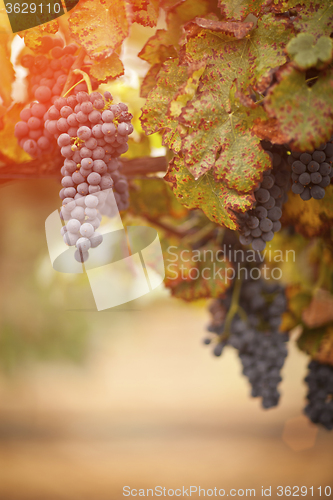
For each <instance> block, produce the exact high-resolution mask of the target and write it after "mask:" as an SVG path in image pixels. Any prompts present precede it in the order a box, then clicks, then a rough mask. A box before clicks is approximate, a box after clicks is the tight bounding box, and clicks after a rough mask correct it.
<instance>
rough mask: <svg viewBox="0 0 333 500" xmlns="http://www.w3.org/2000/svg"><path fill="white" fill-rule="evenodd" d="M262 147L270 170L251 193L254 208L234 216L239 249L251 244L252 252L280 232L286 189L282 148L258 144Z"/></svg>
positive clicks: (287, 187) (287, 179)
mask: <svg viewBox="0 0 333 500" xmlns="http://www.w3.org/2000/svg"><path fill="white" fill-rule="evenodd" d="M262 146H263V148H264V150H265V151H266V152H267V154H268V155H269V156H270V158H271V161H272V169H270V170H266V171H265V172H264V176H263V180H262V181H261V182H260V184H258V186H257V187H256V189H255V190H254V197H255V199H256V206H255V208H253V209H251V210H248V211H247V212H245V213H243V214H237V215H238V222H239V227H240V230H239V231H240V237H239V241H240V242H241V244H242V245H250V244H251V245H252V248H253V250H255V251H259V252H261V251H262V250H264V249H265V247H266V243H267V242H268V241H271V240H272V239H273V237H274V233H276V232H277V231H279V230H280V229H281V222H280V218H281V216H282V205H283V203H285V202H286V200H287V192H288V190H289V187H290V181H289V178H290V173H289V171H288V169H287V162H286V158H287V156H286V150H285V148H284V147H280V146H273V145H272V144H271V143H267V142H262Z"/></svg>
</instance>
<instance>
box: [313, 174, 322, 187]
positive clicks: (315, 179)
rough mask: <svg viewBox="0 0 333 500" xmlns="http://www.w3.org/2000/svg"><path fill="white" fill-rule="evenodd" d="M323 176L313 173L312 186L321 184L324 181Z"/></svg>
mask: <svg viewBox="0 0 333 500" xmlns="http://www.w3.org/2000/svg"><path fill="white" fill-rule="evenodd" d="M322 179H323V178H322V176H321V175H320V173H319V172H313V173H312V174H311V182H312V184H320V183H321V181H322Z"/></svg>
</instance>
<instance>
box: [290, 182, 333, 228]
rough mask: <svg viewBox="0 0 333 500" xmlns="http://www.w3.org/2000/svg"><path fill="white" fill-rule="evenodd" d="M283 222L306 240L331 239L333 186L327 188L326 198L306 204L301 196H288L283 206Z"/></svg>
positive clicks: (291, 194)
mask: <svg viewBox="0 0 333 500" xmlns="http://www.w3.org/2000/svg"><path fill="white" fill-rule="evenodd" d="M282 221H283V223H284V224H286V225H291V226H294V227H295V229H296V231H297V232H298V233H300V234H302V235H303V236H305V237H306V238H315V237H316V236H322V237H325V236H326V237H330V234H331V228H332V225H333V186H332V185H331V186H328V187H327V188H326V195H325V198H323V199H322V200H314V199H313V198H311V200H309V201H307V202H304V201H303V200H302V199H301V197H300V196H299V195H295V194H293V193H292V192H290V193H289V194H288V201H287V202H286V203H285V204H284V206H283V216H282Z"/></svg>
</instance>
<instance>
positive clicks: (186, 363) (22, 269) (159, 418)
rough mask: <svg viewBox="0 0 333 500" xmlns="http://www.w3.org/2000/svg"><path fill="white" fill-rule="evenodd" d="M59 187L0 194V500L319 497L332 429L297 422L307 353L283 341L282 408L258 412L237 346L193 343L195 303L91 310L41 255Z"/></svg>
mask: <svg viewBox="0 0 333 500" xmlns="http://www.w3.org/2000/svg"><path fill="white" fill-rule="evenodd" d="M58 189H59V187H58V184H57V183H56V182H55V181H51V180H50V181H46V180H40V181H34V182H30V181H29V182H27V181H24V182H20V183H12V184H10V185H8V186H6V187H3V189H1V196H0V211H1V213H2V214H5V216H4V215H3V216H2V217H1V218H0V232H1V245H0V257H1V258H0V276H1V287H0V306H1V314H0V361H1V363H0V366H1V369H3V368H4V367H6V369H7V375H6V376H5V375H4V374H3V375H1V376H0V500H118V499H121V498H124V497H123V495H122V488H123V486H125V485H128V486H130V487H131V488H154V487H155V486H159V485H160V486H162V487H163V486H165V487H166V488H178V487H182V486H185V487H189V486H191V485H196V486H201V487H202V488H214V487H215V486H216V487H217V488H224V489H226V490H228V489H230V488H236V489H238V488H243V489H246V488H256V490H257V495H256V496H257V497H258V496H261V487H262V486H264V487H265V488H267V487H269V486H272V487H273V488H275V487H276V486H278V485H280V486H284V487H285V486H304V485H305V486H307V487H308V488H310V487H311V486H313V487H314V488H315V489H314V491H315V493H314V495H313V496H312V498H320V497H319V494H318V492H317V493H316V491H317V490H316V488H317V487H319V486H322V487H323V488H324V487H325V486H327V485H330V486H333V484H332V483H333V432H331V433H329V432H326V431H324V430H319V432H318V433H317V434H316V427H315V426H308V425H307V424H306V420H304V419H303V418H302V417H301V411H302V408H303V407H304V396H305V386H304V385H303V382H302V380H303V378H304V375H305V367H306V364H307V358H306V356H304V355H303V354H301V353H300V352H299V351H297V349H296V348H295V346H294V345H293V344H291V346H290V356H289V357H288V359H287V363H286V366H285V368H284V372H283V374H284V381H283V383H282V384H281V386H280V388H281V392H282V399H281V404H280V406H279V407H278V408H277V409H274V410H269V411H264V410H262V409H261V408H260V404H259V401H256V400H251V399H250V398H249V397H248V392H249V387H248V384H247V382H246V380H245V379H244V377H242V376H241V374H240V371H241V368H240V364H239V361H238V359H237V357H236V354H235V353H234V352H233V351H232V350H227V349H226V352H224V353H223V356H222V358H221V359H217V358H214V357H213V356H212V355H211V352H210V348H209V347H204V346H203V345H202V343H201V339H202V337H203V335H204V327H205V325H206V324H207V322H208V315H207V312H206V310H205V308H204V307H199V306H193V305H187V304H183V303H181V302H180V301H178V300H174V299H170V298H168V297H167V296H166V295H165V294H162V293H161V292H159V293H157V294H154V295H153V294H150V295H149V296H147V297H144V298H142V299H140V300H138V301H134V302H132V303H129V304H126V305H124V306H123V307H119V308H115V309H111V310H109V311H104V312H100V313H97V312H94V310H93V309H94V308H93V302H92V296H91V293H90V292H89V288H88V287H87V283H86V282H85V280H84V279H82V278H80V279H78V280H74V281H73V280H72V279H70V278H68V277H66V276H65V275H61V274H59V273H55V272H53V271H52V268H51V266H50V263H49V260H48V257H47V249H46V243H45V235H44V221H45V219H46V217H47V216H48V215H49V214H50V213H51V212H52V211H53V210H55V208H57V206H58V205H59V201H58V198H57V191H58ZM80 309H81V310H80ZM73 332H75V335H74V333H73ZM84 352H86V353H87V354H86V358H84ZM36 353H38V356H37V355H36ZM62 357H63V359H64V361H60V359H61V358H62ZM37 358H38V359H37ZM65 359H73V360H74V361H76V363H77V364H74V363H73V362H71V361H65ZM80 360H81V364H80V363H79V362H80ZM294 419H296V420H294ZM286 423H287V428H285V425H286ZM289 424H290V425H289ZM283 436H284V437H285V438H288V440H289V441H288V442H289V444H290V445H291V447H290V446H288V445H287V443H286V442H285V441H284V440H283ZM315 438H316V439H315ZM311 441H312V442H314V441H315V442H314V446H311ZM308 446H310V448H307V447H308ZM293 449H298V450H301V451H297V452H296V451H293ZM322 496H324V493H323V495H322ZM310 497H311V496H310V495H308V497H306V498H310ZM191 498H199V497H198V496H197V495H192V497H191ZM200 498H202V496H201V497H200ZM235 498H238V497H235ZM272 498H278V497H277V495H276V491H275V492H274V489H273V493H272ZM282 498H283V497H282Z"/></svg>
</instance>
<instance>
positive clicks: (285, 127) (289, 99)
mask: <svg viewBox="0 0 333 500" xmlns="http://www.w3.org/2000/svg"><path fill="white" fill-rule="evenodd" d="M305 79H306V76H305V73H303V72H299V71H297V70H296V69H294V68H293V67H292V66H291V65H288V66H287V67H284V68H282V69H281V70H280V71H279V73H278V80H279V83H277V84H276V85H274V86H273V87H272V88H271V89H270V90H269V92H268V94H267V97H266V99H265V101H264V106H265V109H266V111H267V112H268V114H269V115H270V116H271V117H274V118H277V120H278V122H279V125H280V129H281V130H282V131H283V134H284V135H285V136H286V137H287V138H288V142H290V144H291V147H292V148H293V149H296V150H299V151H306V150H308V151H309V150H313V149H314V148H315V147H317V146H319V145H320V144H322V143H323V142H326V141H327V140H328V139H329V138H330V136H331V134H332V132H333V121H332V118H333V71H332V70H327V71H323V72H321V73H320V75H319V76H318V79H317V80H316V82H315V84H314V85H313V86H312V87H309V86H308V85H307V83H306V80H305Z"/></svg>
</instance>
